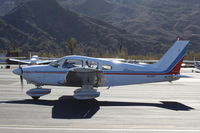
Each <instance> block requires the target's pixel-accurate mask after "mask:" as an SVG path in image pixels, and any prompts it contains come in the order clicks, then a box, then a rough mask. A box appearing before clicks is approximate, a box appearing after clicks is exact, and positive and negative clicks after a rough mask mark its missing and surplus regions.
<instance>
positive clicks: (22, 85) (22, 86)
mask: <svg viewBox="0 0 200 133" xmlns="http://www.w3.org/2000/svg"><path fill="white" fill-rule="evenodd" d="M19 69H20V70H21V74H20V83H21V91H23V89H24V83H23V77H22V74H23V69H22V67H21V65H19Z"/></svg>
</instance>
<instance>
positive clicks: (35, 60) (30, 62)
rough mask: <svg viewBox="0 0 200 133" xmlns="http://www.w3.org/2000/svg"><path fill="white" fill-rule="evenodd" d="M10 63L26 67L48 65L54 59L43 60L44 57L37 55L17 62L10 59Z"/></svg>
mask: <svg viewBox="0 0 200 133" xmlns="http://www.w3.org/2000/svg"><path fill="white" fill-rule="evenodd" d="M9 60H10V61H14V62H18V63H22V64H28V65H39V64H48V63H51V62H52V61H55V59H50V58H46V57H45V58H44V57H38V55H33V56H31V58H30V59H29V60H18V59H14V58H10V59H9Z"/></svg>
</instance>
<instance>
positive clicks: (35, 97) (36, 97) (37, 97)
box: [32, 96, 40, 100]
mask: <svg viewBox="0 0 200 133" xmlns="http://www.w3.org/2000/svg"><path fill="white" fill-rule="evenodd" d="M32 98H33V99H34V100H38V99H39V98H40V97H39V96H34V97H32Z"/></svg>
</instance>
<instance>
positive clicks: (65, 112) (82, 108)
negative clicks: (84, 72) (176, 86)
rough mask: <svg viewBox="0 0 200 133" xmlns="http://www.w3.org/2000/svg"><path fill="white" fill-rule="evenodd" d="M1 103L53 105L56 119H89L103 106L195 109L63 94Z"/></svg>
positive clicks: (177, 109) (178, 104) (164, 103)
mask: <svg viewBox="0 0 200 133" xmlns="http://www.w3.org/2000/svg"><path fill="white" fill-rule="evenodd" d="M0 103H11V104H34V105H44V106H53V108H52V118H55V119H89V118H92V116H94V115H95V114H96V113H97V112H98V110H99V109H100V107H101V106H149V107H158V108H164V109H169V110H174V111H190V110H193V109H194V108H192V107H189V106H187V105H184V104H182V103H179V102H175V101H160V103H140V102H118V101H97V100H96V99H93V100H86V101H81V100H76V99H74V98H73V97H72V96H62V97H60V98H59V99H58V100H42V99H41V100H32V99H25V100H19V101H6V102H1V101H0Z"/></svg>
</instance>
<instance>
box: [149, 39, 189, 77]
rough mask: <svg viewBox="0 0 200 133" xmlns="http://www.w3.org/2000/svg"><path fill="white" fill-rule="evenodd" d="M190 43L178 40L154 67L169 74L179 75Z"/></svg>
mask: <svg viewBox="0 0 200 133" xmlns="http://www.w3.org/2000/svg"><path fill="white" fill-rule="evenodd" d="M188 44H189V41H186V40H177V41H176V42H175V43H174V45H173V46H172V47H171V48H170V49H169V50H168V51H167V52H166V53H165V54H164V55H163V57H162V58H161V59H160V60H159V61H158V62H157V63H154V64H152V65H153V66H154V67H157V68H158V69H160V70H162V71H163V72H165V73H169V74H179V73H180V68H181V63H182V62H183V59H184V56H185V53H186V50H187V46H188Z"/></svg>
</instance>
